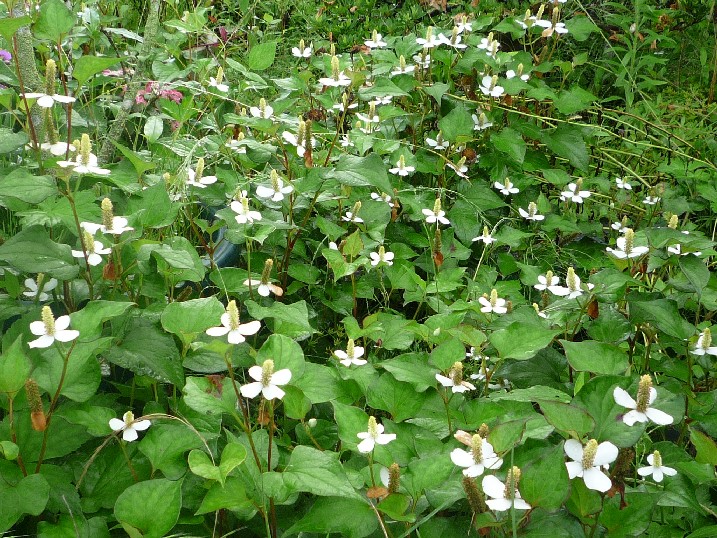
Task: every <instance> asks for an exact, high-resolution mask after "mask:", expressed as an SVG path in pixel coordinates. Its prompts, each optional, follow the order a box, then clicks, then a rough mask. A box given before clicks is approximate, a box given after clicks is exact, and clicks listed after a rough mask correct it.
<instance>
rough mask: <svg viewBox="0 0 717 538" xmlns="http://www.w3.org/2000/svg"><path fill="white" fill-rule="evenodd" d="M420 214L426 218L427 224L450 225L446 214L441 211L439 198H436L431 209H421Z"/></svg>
mask: <svg viewBox="0 0 717 538" xmlns="http://www.w3.org/2000/svg"><path fill="white" fill-rule="evenodd" d="M421 212H422V213H423V215H424V216H425V217H426V222H427V223H428V224H433V223H434V222H440V223H441V224H450V223H451V221H449V220H448V219H447V218H446V217H445V215H446V212H445V211H443V210H442V209H441V200H440V198H436V202H435V203H434V204H433V209H425V208H424V209H421Z"/></svg>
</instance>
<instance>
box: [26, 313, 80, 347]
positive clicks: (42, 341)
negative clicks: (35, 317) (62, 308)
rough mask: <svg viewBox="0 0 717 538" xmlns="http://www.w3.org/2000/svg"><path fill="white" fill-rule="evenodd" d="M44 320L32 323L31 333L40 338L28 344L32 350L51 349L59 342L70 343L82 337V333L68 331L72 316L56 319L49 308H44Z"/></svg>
mask: <svg viewBox="0 0 717 538" xmlns="http://www.w3.org/2000/svg"><path fill="white" fill-rule="evenodd" d="M41 316H42V319H41V320H40V321H33V322H32V323H30V332H31V333H32V334H34V335H35V336H39V338H37V339H36V340H33V341H32V342H28V343H27V345H28V346H30V347H31V348H36V347H39V348H45V347H50V346H51V345H52V344H54V343H55V340H57V341H58V342H70V341H72V340H74V339H75V338H77V337H78V336H80V331H74V330H71V329H68V327H69V326H70V316H60V317H59V318H57V319H55V318H54V316H53V315H52V310H50V307H49V306H43V307H42V314H41Z"/></svg>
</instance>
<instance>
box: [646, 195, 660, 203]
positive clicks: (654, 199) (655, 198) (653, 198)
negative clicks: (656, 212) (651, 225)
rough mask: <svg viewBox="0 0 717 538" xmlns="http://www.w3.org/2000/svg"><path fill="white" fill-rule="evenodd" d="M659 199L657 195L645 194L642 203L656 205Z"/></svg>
mask: <svg viewBox="0 0 717 538" xmlns="http://www.w3.org/2000/svg"><path fill="white" fill-rule="evenodd" d="M659 201H660V197H659V196H647V197H646V198H645V199H644V200H643V201H642V203H643V204H645V205H657V203H658V202H659Z"/></svg>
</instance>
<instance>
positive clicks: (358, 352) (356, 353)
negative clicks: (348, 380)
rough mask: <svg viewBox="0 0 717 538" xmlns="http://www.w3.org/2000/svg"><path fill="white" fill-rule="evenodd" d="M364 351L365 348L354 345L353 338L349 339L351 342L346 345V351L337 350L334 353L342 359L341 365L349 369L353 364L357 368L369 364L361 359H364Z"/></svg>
mask: <svg viewBox="0 0 717 538" xmlns="http://www.w3.org/2000/svg"><path fill="white" fill-rule="evenodd" d="M364 351H365V350H364V348H363V347H361V346H356V345H354V340H353V338H349V342H348V344H347V345H346V351H343V350H341V349H337V350H336V351H334V355H336V356H337V357H338V358H339V359H340V360H339V362H340V363H341V364H343V365H344V366H346V367H347V368H348V367H349V366H351V365H352V364H354V365H356V366H363V365H364V364H366V363H367V362H368V361H366V360H364V359H362V358H361V357H363V354H364Z"/></svg>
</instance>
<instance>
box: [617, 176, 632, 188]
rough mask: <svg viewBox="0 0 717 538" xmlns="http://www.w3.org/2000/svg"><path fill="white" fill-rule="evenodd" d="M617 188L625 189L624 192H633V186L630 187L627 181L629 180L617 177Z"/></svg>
mask: <svg viewBox="0 0 717 538" xmlns="http://www.w3.org/2000/svg"><path fill="white" fill-rule="evenodd" d="M615 186H616V187H617V188H618V189H623V190H626V191H631V190H632V185H630V182H629V181H627V180H624V179H622V178H621V177H616V178H615Z"/></svg>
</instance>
